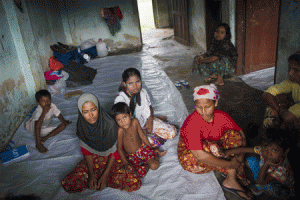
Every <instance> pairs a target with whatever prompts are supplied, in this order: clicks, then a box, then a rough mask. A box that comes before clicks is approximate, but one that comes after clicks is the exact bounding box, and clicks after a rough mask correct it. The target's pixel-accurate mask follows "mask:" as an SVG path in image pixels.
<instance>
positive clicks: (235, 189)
mask: <svg viewBox="0 0 300 200" xmlns="http://www.w3.org/2000/svg"><path fill="white" fill-rule="evenodd" d="M193 96H194V102H195V111H194V112H193V113H192V114H190V115H189V116H188V117H187V118H186V120H185V121H184V123H183V125H182V127H181V130H180V137H179V142H178V149H177V152H178V160H179V163H180V164H181V166H182V167H183V168H184V169H185V170H187V171H190V172H192V173H196V174H202V173H208V172H210V171H212V170H217V171H219V172H221V173H223V174H225V175H227V176H226V179H225V180H224V182H223V184H222V188H224V190H227V191H229V192H232V193H234V194H236V195H238V196H240V197H243V198H244V199H250V198H249V195H248V194H247V193H246V192H245V190H244V189H243V188H242V187H241V185H240V184H239V182H238V181H237V179H236V178H237V177H238V178H240V179H242V180H245V178H244V171H243V169H242V165H241V162H242V158H241V157H237V156H236V157H233V158H232V159H231V160H225V159H223V158H221V157H222V149H224V150H225V149H231V148H235V147H239V146H245V145H246V139H245V136H244V133H243V131H242V129H241V128H240V127H239V126H238V125H237V124H236V123H235V122H234V121H233V120H232V118H231V117H230V116H229V115H228V114H227V113H225V112H223V111H221V110H218V109H216V106H217V105H218V100H219V98H220V95H219V92H218V89H217V87H216V86H215V85H214V84H210V85H203V86H199V87H196V88H195V89H194V92H193Z"/></svg>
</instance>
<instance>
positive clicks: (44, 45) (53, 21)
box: [19, 0, 66, 82]
mask: <svg viewBox="0 0 300 200" xmlns="http://www.w3.org/2000/svg"><path fill="white" fill-rule="evenodd" d="M26 7H27V10H28V20H27V21H28V25H27V26H26V27H31V32H32V33H33V34H32V35H28V36H27V37H26V38H27V40H30V43H31V44H32V45H30V46H31V48H34V49H36V50H37V52H38V53H37V54H36V55H33V56H30V58H33V57H34V60H37V61H39V62H40V64H41V65H42V68H40V67H35V66H36V65H33V64H31V67H32V68H33V69H32V70H33V71H34V72H33V73H35V76H34V77H39V75H40V76H42V79H44V76H43V72H44V71H47V70H49V63H48V60H49V58H50V57H51V56H52V55H53V52H52V51H51V49H50V45H52V44H56V43H57V42H62V43H66V37H65V32H64V28H63V23H62V19H61V15H60V11H61V10H63V4H61V3H60V2H59V1H57V0H47V1H26ZM22 15H24V14H22ZM19 19H20V20H21V19H22V17H21V16H20V17H19ZM22 32H23V33H24V31H22ZM28 52H34V51H31V50H29V51H28ZM38 69H39V70H42V71H38ZM38 74H39V75H38ZM37 82H39V81H37Z"/></svg>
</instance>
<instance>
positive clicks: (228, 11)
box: [222, 0, 236, 45]
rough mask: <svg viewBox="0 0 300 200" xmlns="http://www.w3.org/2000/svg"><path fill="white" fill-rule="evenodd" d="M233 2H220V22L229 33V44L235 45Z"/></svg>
mask: <svg viewBox="0 0 300 200" xmlns="http://www.w3.org/2000/svg"><path fill="white" fill-rule="evenodd" d="M235 7H236V4H235V0H223V1H222V22H223V23H227V24H228V25H229V27H230V31H231V42H232V43H233V44H234V45H235V15H236V14H235Z"/></svg>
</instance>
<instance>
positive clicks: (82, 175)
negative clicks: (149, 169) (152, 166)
mask: <svg viewBox="0 0 300 200" xmlns="http://www.w3.org/2000/svg"><path fill="white" fill-rule="evenodd" d="M78 109H79V114H78V120H77V132H76V134H77V136H78V138H79V142H80V146H81V152H82V154H83V156H84V159H83V160H82V161H81V162H80V163H79V164H78V165H77V167H76V168H75V169H74V170H73V171H72V172H71V173H70V174H69V175H68V176H67V177H66V178H64V180H63V181H62V185H63V188H64V189H65V190H66V191H67V192H69V193H76V192H82V191H83V190H85V189H87V188H89V189H97V190H102V189H104V188H105V187H106V186H108V187H112V188H117V189H120V190H126V191H128V192H131V191H135V190H138V189H139V188H140V187H141V180H140V178H139V175H138V174H137V173H136V172H135V171H134V169H133V168H132V167H131V166H129V168H128V170H127V171H125V170H124V169H122V161H121V159H120V156H119V154H118V152H117V147H116V144H117V138H118V125H117V123H116V122H115V120H114V119H113V118H112V117H111V116H110V115H109V114H108V113H106V112H105V111H103V110H102V108H101V106H100V104H99V102H98V99H97V97H95V96H94V95H93V94H88V93H86V94H83V95H81V96H80V98H79V99H78Z"/></svg>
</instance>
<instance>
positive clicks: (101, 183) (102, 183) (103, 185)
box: [97, 175, 107, 191]
mask: <svg viewBox="0 0 300 200" xmlns="http://www.w3.org/2000/svg"><path fill="white" fill-rule="evenodd" d="M106 180H107V176H106V175H102V176H101V178H100V179H99V180H98V184H97V190H100V191H101V190H103V189H104V188H106Z"/></svg>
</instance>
